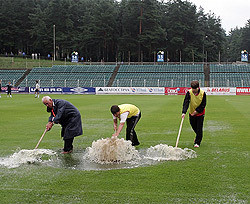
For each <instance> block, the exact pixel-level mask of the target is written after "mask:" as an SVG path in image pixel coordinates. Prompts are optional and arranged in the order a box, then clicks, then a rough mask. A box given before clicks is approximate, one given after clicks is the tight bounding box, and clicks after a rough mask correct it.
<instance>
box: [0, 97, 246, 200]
mask: <svg viewBox="0 0 250 204" xmlns="http://www.w3.org/2000/svg"><path fill="white" fill-rule="evenodd" d="M53 97H55V98H62V99H66V100H68V101H70V102H72V103H73V104H74V105H76V106H77V107H78V108H79V110H80V112H81V114H82V122H83V128H84V136H81V137H77V138H76V139H75V141H74V148H75V151H77V152H81V151H84V149H85V148H86V147H89V146H91V143H92V141H94V140H97V139H100V138H102V137H103V138H106V137H108V136H111V134H112V132H113V129H112V128H113V125H112V117H111V114H110V112H109V109H110V106H111V105H113V104H120V103H133V104H136V105H137V106H138V107H139V108H140V109H141V111H142V118H141V120H140V122H139V123H138V125H137V127H136V130H137V133H138V136H139V140H140V142H141V145H140V146H139V147H138V149H147V148H149V147H150V146H154V145H157V144H161V143H162V144H168V145H172V146H173V145H175V142H176V137H177V133H178V129H179V125H180V120H181V119H180V116H181V108H182V101H183V96H81V95H73V96H72V95H54V96H53ZM249 101H250V97H249V96H208V97H207V109H206V117H205V124H204V139H203V141H202V145H201V147H200V148H199V149H195V151H196V152H197V155H198V157H197V158H195V159H189V160H185V161H167V162H160V163H159V164H157V165H153V166H147V167H139V168H134V169H118V170H117V169H116V170H108V171H81V170H74V169H70V168H67V164H68V163H70V162H72V161H71V158H70V156H69V155H63V156H62V157H63V158H64V162H65V164H64V166H61V167H60V168H59V167H58V168H54V167H49V166H46V165H39V164H29V165H28V164H27V165H22V166H20V167H18V168H14V169H8V168H6V167H3V166H0V183H1V185H0V202H1V203H249V201H250V199H249V194H250V192H249V189H250V185H249V184H250V180H249V178H250V173H249V172H250V171H249V169H250V165H249V157H250V156H249V146H250V141H249V138H250V136H249V125H250V118H249V116H250V109H249V107H250V102H249ZM47 119H48V113H47V112H46V107H45V106H44V105H43V104H42V103H41V99H35V98H34V96H33V95H13V98H12V99H10V98H6V96H5V95H3V94H2V98H1V99H0V130H1V131H0V138H1V142H0V157H7V156H9V155H12V154H13V153H14V152H15V151H17V150H18V149H33V148H34V147H35V145H36V144H37V142H38V140H39V139H40V137H41V135H42V133H43V131H44V128H45V124H46V123H47ZM122 135H124V131H123V133H122ZM193 139H194V133H193V131H192V130H191V128H190V125H189V122H188V117H186V119H185V121H184V124H183V129H182V134H181V138H180V142H179V146H180V147H181V148H185V147H187V148H190V149H193V147H192V144H193ZM62 145H63V141H62V140H61V138H60V126H55V127H53V129H52V130H51V131H50V132H48V133H47V134H46V135H45V137H44V139H43V141H42V142H41V144H40V146H39V148H45V149H51V150H54V151H56V152H58V151H59V149H60V148H61V147H62ZM46 159H47V158H46Z"/></svg>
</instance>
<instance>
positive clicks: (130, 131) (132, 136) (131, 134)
mask: <svg viewBox="0 0 250 204" xmlns="http://www.w3.org/2000/svg"><path fill="white" fill-rule="evenodd" d="M140 118H141V113H140V114H139V115H138V116H132V117H131V118H127V120H126V123H127V129H126V140H131V142H132V145H133V146H136V145H139V144H140V142H139V141H138V138H137V135H136V132H135V126H136V124H137V123H138V121H139V120H140Z"/></svg>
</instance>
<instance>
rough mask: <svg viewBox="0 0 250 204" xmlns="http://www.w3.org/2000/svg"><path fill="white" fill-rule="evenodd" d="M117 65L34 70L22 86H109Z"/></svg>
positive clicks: (56, 67)
mask: <svg viewBox="0 0 250 204" xmlns="http://www.w3.org/2000/svg"><path fill="white" fill-rule="evenodd" d="M114 69H115V65H82V66H81V65H67V66H65V65H55V66H52V67H51V68H49V67H42V68H33V69H32V70H31V72H30V73H29V75H28V76H27V77H26V78H25V79H24V80H23V81H22V83H21V84H20V86H34V84H35V81H36V80H40V85H41V86H52V87H57V86H59V87H64V86H68V87H77V86H83V87H84V86H85V87H91V86H94V87H95V86H107V83H108V82H109V79H110V77H111V75H112V73H113V71H114Z"/></svg>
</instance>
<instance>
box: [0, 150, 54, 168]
mask: <svg viewBox="0 0 250 204" xmlns="http://www.w3.org/2000/svg"><path fill="white" fill-rule="evenodd" d="M55 154H56V152H54V151H52V150H49V149H33V150H28V149H22V150H20V151H18V152H15V153H14V154H13V155H11V156H9V157H7V158H0V165H3V166H5V167H8V168H16V167H19V166H20V165H22V164H30V163H32V164H33V163H36V162H42V159H41V158H42V156H43V155H48V156H52V155H55Z"/></svg>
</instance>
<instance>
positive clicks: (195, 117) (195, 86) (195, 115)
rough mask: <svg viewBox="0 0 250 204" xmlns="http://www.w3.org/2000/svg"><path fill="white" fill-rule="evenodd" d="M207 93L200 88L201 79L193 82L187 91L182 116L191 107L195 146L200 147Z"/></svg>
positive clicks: (190, 120)
mask: <svg viewBox="0 0 250 204" xmlns="http://www.w3.org/2000/svg"><path fill="white" fill-rule="evenodd" d="M205 106H206V93H205V92H204V91H203V90H201V89H200V87H199V81H192V82H191V89H190V90H189V91H188V92H187V93H186V96H185V99H184V102H183V108H182V118H185V114H186V112H187V109H188V107H189V122H190V124H191V126H192V128H193V130H194V132H195V133H196V138H195V140H194V147H200V144H201V140H202V137H203V121H204V116H205Z"/></svg>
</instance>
